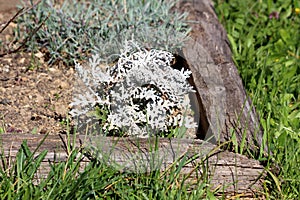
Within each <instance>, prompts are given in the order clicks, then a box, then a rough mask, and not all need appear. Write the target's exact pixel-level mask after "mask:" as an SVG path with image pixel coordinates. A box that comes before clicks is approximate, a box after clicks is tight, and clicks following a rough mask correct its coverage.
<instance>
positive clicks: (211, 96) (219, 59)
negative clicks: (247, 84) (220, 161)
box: [174, 0, 267, 151]
mask: <svg viewBox="0 0 300 200" xmlns="http://www.w3.org/2000/svg"><path fill="white" fill-rule="evenodd" d="M174 9H175V10H176V11H179V12H188V13H189V14H188V21H189V26H190V27H191V28H192V31H191V33H190V38H189V39H188V40H187V41H186V42H185V47H184V48H183V52H182V55H181V56H182V57H183V58H184V59H185V61H182V62H185V64H186V68H189V69H190V70H191V71H192V76H193V78H192V79H191V81H190V82H191V83H192V84H193V85H194V86H195V88H196V89H197V96H198V102H197V103H196V104H198V106H199V108H198V109H199V110H200V113H199V114H200V122H199V123H200V126H199V129H198V133H197V136H198V138H200V139H204V138H205V139H210V141H211V142H213V143H219V142H221V143H222V142H226V141H229V140H230V139H231V136H232V132H234V133H235V134H236V138H237V141H238V143H239V144H240V143H241V141H242V138H243V135H245V136H246V137H245V138H246V144H245V145H246V147H248V148H250V149H252V150H255V151H256V150H257V149H258V148H259V147H260V146H261V144H262V131H261V129H260V126H259V120H258V117H257V114H256V112H255V109H254V107H253V106H252V103H251V100H250V99H249V98H248V97H247V95H246V92H245V89H244V87H243V83H242V80H241V78H240V76H239V73H238V70H237V68H236V66H235V65H234V63H233V61H232V58H231V56H232V54H231V50H230V46H229V42H228V38H227V33H226V31H225V29H224V28H223V27H222V25H221V24H220V23H219V21H218V18H217V15H216V14H215V11H214V6H213V3H212V1H211V0H181V1H179V2H178V3H177V4H176V6H175V8H174ZM265 150H267V149H266V148H265Z"/></svg>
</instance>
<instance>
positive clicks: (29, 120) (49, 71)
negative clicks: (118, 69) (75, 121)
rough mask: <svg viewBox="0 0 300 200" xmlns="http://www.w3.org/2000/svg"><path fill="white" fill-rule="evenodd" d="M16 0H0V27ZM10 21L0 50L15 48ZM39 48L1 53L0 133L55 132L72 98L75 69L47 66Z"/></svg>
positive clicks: (12, 14) (12, 12)
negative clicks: (35, 51)
mask: <svg viewBox="0 0 300 200" xmlns="http://www.w3.org/2000/svg"><path fill="white" fill-rule="evenodd" d="M18 2H19V1H17V0H0V30H1V29H2V28H3V27H4V25H5V24H6V22H7V21H8V20H9V19H11V18H12V17H13V16H14V14H15V13H16V12H17V8H16V4H18ZM14 26H16V24H15V23H10V25H9V27H7V28H6V29H5V30H4V31H3V32H2V33H0V41H2V42H1V43H0V54H3V53H5V52H7V51H9V50H11V49H15V48H16V47H17V46H18V44H17V43H16V42H15V41H14V35H13V28H14ZM44 57H45V56H44V54H43V53H41V52H39V53H36V54H32V53H31V52H24V51H18V52H17V53H11V54H8V55H5V56H2V57H0V133H1V132H6V133H16V132H17V133H37V134H46V133H50V134H57V133H59V132H62V131H64V128H65V127H66V126H65V125H62V124H63V123H62V122H63V121H64V119H65V118H66V116H67V113H68V105H69V103H70V102H71V100H72V88H73V82H74V69H73V68H72V66H63V65H62V64H57V65H52V66H49V65H48V64H47V63H46V62H45V60H44Z"/></svg>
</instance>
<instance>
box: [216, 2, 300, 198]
mask: <svg viewBox="0 0 300 200" xmlns="http://www.w3.org/2000/svg"><path fill="white" fill-rule="evenodd" d="M215 3H216V11H217V13H218V16H219V19H220V21H221V23H222V24H223V25H224V27H225V28H226V30H227V33H228V37H229V40H230V43H231V47H232V51H233V59H234V61H235V63H236V66H237V67H238V70H239V72H240V75H241V77H242V80H243V83H244V85H245V87H246V90H247V92H248V95H249V96H250V97H251V98H252V100H253V103H254V105H255V107H256V109H257V111H258V113H259V116H260V120H261V124H262V126H263V130H264V132H265V134H266V135H267V138H268V144H269V147H270V149H271V150H272V151H273V153H274V154H273V158H272V159H274V161H275V162H276V163H277V164H278V166H279V169H280V170H279V172H278V174H273V175H274V176H273V178H272V177H270V179H269V181H268V182H267V188H268V189H267V191H268V192H269V198H271V199H273V198H274V199H277V198H280V199H297V197H299V196H300V194H299V193H300V179H299V177H300V170H299V169H300V131H299V130H300V109H299V108H300V93H299V92H300V73H299V72H300V56H299V53H300V13H299V8H300V2H299V1H292V0H280V1H276V2H275V1H271V0H259V1H253V0H243V1H239V0H230V1H224V0H215ZM272 12H273V13H275V12H277V13H278V14H279V17H278V18H276V17H273V18H272V17H270V14H271V13H272ZM261 159H263V158H261Z"/></svg>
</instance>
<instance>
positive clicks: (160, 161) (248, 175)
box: [0, 134, 264, 196]
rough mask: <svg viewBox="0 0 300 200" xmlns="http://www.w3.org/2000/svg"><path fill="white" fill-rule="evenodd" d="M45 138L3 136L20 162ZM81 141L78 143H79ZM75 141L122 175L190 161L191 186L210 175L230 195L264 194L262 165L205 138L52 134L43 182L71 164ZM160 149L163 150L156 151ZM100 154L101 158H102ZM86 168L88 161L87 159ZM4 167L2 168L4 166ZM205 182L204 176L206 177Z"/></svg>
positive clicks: (4, 150)
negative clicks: (22, 152)
mask: <svg viewBox="0 0 300 200" xmlns="http://www.w3.org/2000/svg"><path fill="white" fill-rule="evenodd" d="M44 137H45V136H44V135H26V134H2V135H0V144H1V151H0V152H1V154H3V155H4V156H5V157H7V158H8V157H10V158H14V157H15V156H16V154H17V151H18V149H19V148H20V146H21V144H22V142H23V140H27V144H28V146H29V148H30V149H31V150H32V151H33V150H35V149H36V148H37V147H38V145H39V143H40V142H41V141H42V140H43V138H44ZM74 137H75V140H74ZM68 140H69V141H71V143H72V141H75V147H78V148H82V149H84V151H83V152H89V155H92V157H93V158H98V159H99V160H98V161H99V162H107V164H109V165H110V166H115V167H118V170H120V171H126V170H130V171H132V172H136V173H147V172H149V171H151V170H161V171H165V170H167V169H168V168H169V167H170V166H172V165H174V163H175V164H176V162H178V163H179V162H183V160H184V159H190V160H189V161H187V162H186V164H185V166H184V167H183V168H182V169H181V174H182V175H183V176H184V175H186V176H187V175H188V176H189V177H188V183H191V184H192V183H193V182H194V183H197V180H198V181H199V180H200V182H201V179H199V178H197V177H198V176H201V175H206V176H208V178H209V179H210V184H211V185H212V188H220V193H225V194H228V195H233V194H237V193H238V194H243V195H247V196H253V194H254V193H256V195H257V193H258V192H259V191H261V190H262V181H263V169H264V168H263V166H261V165H260V164H259V162H258V161H256V160H252V159H248V158H247V157H245V156H242V155H239V154H234V153H232V152H228V151H223V150H221V149H220V148H218V147H217V146H216V145H213V144H211V143H209V142H205V141H202V140H192V139H181V140H180V139H166V138H158V139H155V138H152V139H146V138H143V139H142V138H139V139H138V138H112V137H101V136H86V135H76V136H70V138H67V135H48V136H47V137H46V139H45V141H44V142H43V143H42V145H41V146H40V147H39V149H38V151H37V152H36V154H38V153H39V152H41V151H43V150H47V151H48V154H47V156H46V158H45V159H44V161H43V164H42V165H41V167H40V174H38V175H37V177H38V178H43V177H46V175H47V173H48V172H49V170H50V165H49V161H50V162H60V161H66V160H67V158H68V154H67V151H66V149H65V144H66V143H67V141H68ZM155 146H157V148H154V147H155ZM96 155H97V157H96ZM82 162H83V163H82V164H83V166H84V163H85V162H88V159H84V160H83V161H82ZM0 167H1V164H0ZM202 178H203V177H202Z"/></svg>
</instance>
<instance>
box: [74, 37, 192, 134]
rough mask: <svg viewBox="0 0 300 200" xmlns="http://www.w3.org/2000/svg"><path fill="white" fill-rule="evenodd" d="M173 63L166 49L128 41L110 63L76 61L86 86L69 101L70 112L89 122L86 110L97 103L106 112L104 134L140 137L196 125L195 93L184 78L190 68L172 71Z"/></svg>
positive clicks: (102, 127) (79, 73)
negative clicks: (192, 98) (192, 106)
mask: <svg viewBox="0 0 300 200" xmlns="http://www.w3.org/2000/svg"><path fill="white" fill-rule="evenodd" d="M172 61H174V56H173V55H172V54H171V53H170V52H167V51H163V50H156V49H151V50H147V49H144V48H140V47H139V46H138V45H137V44H136V43H135V42H133V41H129V42H125V46H124V49H123V50H121V54H120V56H119V59H118V61H117V62H116V63H115V64H114V65H113V66H109V65H107V66H106V67H103V65H102V62H103V60H102V59H101V58H100V57H99V56H98V55H94V56H93V57H92V58H91V59H90V60H89V64H88V65H87V66H86V65H82V64H79V63H76V70H77V72H78V75H79V78H80V80H81V81H82V82H83V84H84V87H85V88H86V89H85V90H84V91H85V93H80V94H78V95H77V96H76V98H75V99H74V101H73V102H72V103H71V106H72V107H73V109H72V110H71V112H70V114H71V116H72V117H75V118H76V117H79V118H80V116H85V118H84V119H85V120H87V121H86V122H84V121H81V122H80V123H88V122H89V121H91V120H92V119H95V117H96V116H95V115H94V117H91V116H90V112H91V110H95V107H97V106H98V108H101V109H100V110H102V114H104V115H106V116H105V117H104V121H103V120H102V126H100V128H101V129H102V131H103V132H106V131H109V132H117V133H121V132H122V133H125V135H129V136H133V135H135V136H139V137H148V136H151V135H154V134H159V133H161V132H164V133H168V132H169V131H170V130H171V129H172V128H176V127H182V126H184V127H185V128H195V127H196V123H194V119H193V116H191V115H190V114H191V113H192V111H191V109H190V102H189V98H188V95H189V93H191V92H194V90H193V88H192V86H190V85H189V83H188V82H187V79H188V78H189V76H190V75H191V72H190V71H189V70H184V69H181V70H177V69H173V68H172V67H171V65H172ZM103 110H105V112H103ZM87 116H88V117H87ZM100 117H101V116H100ZM102 117H103V116H102ZM98 119H99V116H98ZM78 125H80V124H78Z"/></svg>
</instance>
